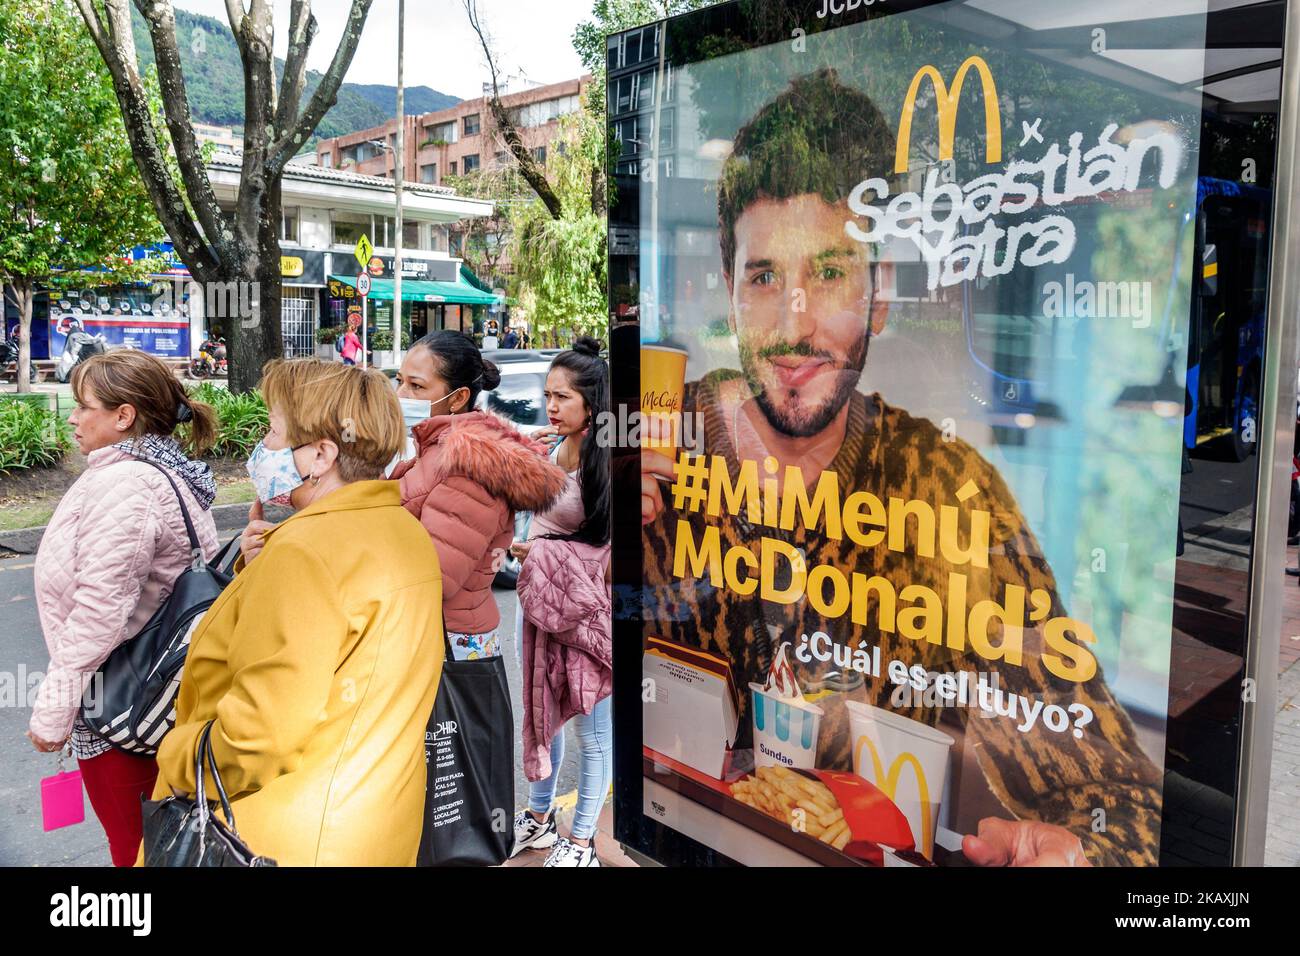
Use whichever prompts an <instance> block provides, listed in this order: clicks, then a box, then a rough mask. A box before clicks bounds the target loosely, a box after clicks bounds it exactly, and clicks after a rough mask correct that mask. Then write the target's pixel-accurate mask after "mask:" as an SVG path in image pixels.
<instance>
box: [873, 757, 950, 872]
mask: <svg viewBox="0 0 1300 956" xmlns="http://www.w3.org/2000/svg"><path fill="white" fill-rule="evenodd" d="M864 747H865V748H866V750H867V753H868V755H869V756H870V757H871V772H872V774H873V776H874V780H873V781H872V782H873V783H875V785H876V787H877V789H879V790H880V791H881V792H882V793H884V795H885V796H887V797H888V798H889V799H890V800H893V801H894V802H895V803H897V801H898V781H899V777H901V776H902V773H903V768H904V767H911V768H912V772H913V773H914V774H916V790H917V797H918V802H919V804H920V813H921V832H920V833H914V834H912V836H913V839H915V840H916V848H917V849H918V850H920V851H921V852H922V853H924V854H925V855H926V856H929V855H930V852H931V850H930V848H931V847H932V846H934V828H935V821H934V806H933V804H932V803H931V802H930V801H931V799H932V798H931V795H930V783H929V781H928V780H926V779H925V770H924V769H923V768H922V767H921V761H920V760H918V759H917V758H916V755H915V754H913V753H911V752H910V751H903V752H902V753H900V754H899V755H898V756H897V757H895V758H894V760H893V762H892V763H891V764H890V765H889V769H888V770H886V769H885V764H884V761H882V760H881V759H880V751H878V750H876V745H875V744H873V743H872V742H871V738H870V737H867V736H865V735H863V736H861V737H859V738H858V742H857V747H856V748H855V751H854V754H853V763H854V766H855V767H859V766H862V764H861V760H862V750H863V748H864ZM863 776H866V774H863ZM938 796H939V795H938V794H935V795H934V799H937V798H938ZM904 813H906V811H904Z"/></svg>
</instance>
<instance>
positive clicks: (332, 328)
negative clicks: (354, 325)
mask: <svg viewBox="0 0 1300 956" xmlns="http://www.w3.org/2000/svg"><path fill="white" fill-rule="evenodd" d="M343 331H344V329H343V327H342V326H341V325H322V326H321V327H320V328H319V329H317V330H316V344H317V345H333V344H334V340H335V339H336V338H338V337H339V336H340V335H342V334H343Z"/></svg>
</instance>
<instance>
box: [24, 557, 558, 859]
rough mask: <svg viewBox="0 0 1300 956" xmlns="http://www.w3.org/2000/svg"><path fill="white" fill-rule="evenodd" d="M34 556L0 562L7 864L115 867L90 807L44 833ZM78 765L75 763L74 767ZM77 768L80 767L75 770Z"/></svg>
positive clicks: (510, 609)
mask: <svg viewBox="0 0 1300 956" xmlns="http://www.w3.org/2000/svg"><path fill="white" fill-rule="evenodd" d="M32 562H33V559H32V558H31V557H30V556H18V557H14V558H8V559H3V560H0V767H2V768H3V772H2V773H0V866H108V865H110V861H109V856H108V843H107V841H106V839H105V837H104V831H103V830H102V829H100V826H99V823H98V821H96V819H95V816H94V813H93V811H92V810H91V808H90V802H89V801H87V802H86V822H85V823H81V824H78V825H76V826H70V827H65V828H63V829H62V830H55V831H53V832H51V833H45V832H43V831H42V829H41V791H40V781H41V778H43V777H46V776H49V775H50V774H52V773H55V772H56V770H57V761H56V758H55V757H54V755H52V754H42V753H37V752H36V751H35V750H33V749H32V746H31V744H30V743H29V742H28V740H27V738H26V737H25V736H24V732H25V731H26V730H27V721H28V718H29V717H30V715H31V710H30V708H29V707H28V706H27V692H26V689H25V688H26V687H27V686H29V685H30V688H31V689H32V690H33V691H34V690H35V686H36V683H37V682H38V681H39V679H40V677H39V674H42V673H44V671H45V667H46V665H47V664H48V662H49V656H48V655H47V653H46V651H45V641H44V639H43V638H42V637H41V630H40V626H39V624H38V622H37V615H36V604H35V601H34V598H33V584H32ZM495 595H496V600H497V606H498V607H500V608H501V628H502V633H503V634H506V635H510V638H509V639H508V640H505V641H503V642H502V643H503V644H504V646H505V657H506V665H507V671H508V672H509V678H510V688H511V691H512V692H513V701H514V703H515V804H516V806H517V807H522V806H523V805H524V803H525V802H526V800H527V792H528V791H527V786H528V785H527V782H526V781H525V779H524V775H523V763H522V759H521V756H520V743H519V741H520V739H521V735H520V717H521V712H520V711H521V709H520V707H519V703H518V702H519V700H520V695H521V693H522V689H521V678H520V674H519V660H518V658H517V657H516V655H515V648H514V639H513V635H514V628H515V594H514V592H513V591H501V590H498V591H496V592H495ZM569 734H570V736H569V738H568V740H567V741H566V743H567V745H568V746H567V747H566V752H567V755H568V756H567V757H566V759H565V765H564V767H563V769H562V770H561V772H560V781H559V786H558V788H557V791H556V792H557V794H560V795H564V794H568V793H569V792H570V791H572V790H573V789H574V787H575V786H576V785H577V777H578V770H577V746H576V744H575V742H574V740H573V737H572V731H569ZM73 763H74V764H75V762H73ZM69 769H73V767H69Z"/></svg>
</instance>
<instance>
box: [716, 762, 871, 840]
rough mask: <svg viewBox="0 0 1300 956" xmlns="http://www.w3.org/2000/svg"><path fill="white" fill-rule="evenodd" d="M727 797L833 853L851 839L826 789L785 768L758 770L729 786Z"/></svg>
mask: <svg viewBox="0 0 1300 956" xmlns="http://www.w3.org/2000/svg"><path fill="white" fill-rule="evenodd" d="M731 795H732V796H733V797H735V798H736V799H737V800H739V801H740V802H741V803H744V804H747V805H748V806H751V807H753V808H754V809H756V810H761V811H762V812H763V813H766V814H767V815H768V816H769V817H774V818H776V819H777V820H780V821H781V822H782V823H785V824H786V825H787V826H789V827H790V829H792V830H794V831H796V832H801V833H807V834H808V835H809V836H812V837H816V838H817V839H818V840H821V841H822V842H823V843H826V844H829V845H830V846H832V847H834V848H835V849H837V850H843V849H844V848H845V847H846V846H847V845H848V843H849V840H850V839H852V834H851V833H850V832H849V826H848V822H847V821H846V820H845V819H844V811H843V810H841V809H840V805H839V801H837V800H836V799H835V794H833V793H831V791H830V788H829V787H827V786H826V785H825V784H824V783H822V782H821V781H820V780H809V779H808V778H807V777H804V776H802V775H801V774H797V773H795V772H794V771H792V770H790V769H788V768H786V767H759V768H758V769H757V770H756V771H755V773H754V776H752V777H745V778H744V779H743V780H737V781H736V782H735V783H733V784H732V785H731Z"/></svg>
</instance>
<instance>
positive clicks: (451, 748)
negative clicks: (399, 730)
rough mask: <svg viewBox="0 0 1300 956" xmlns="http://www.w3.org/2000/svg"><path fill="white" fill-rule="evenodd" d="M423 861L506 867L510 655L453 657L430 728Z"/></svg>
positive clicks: (511, 778) (510, 821) (511, 759)
mask: <svg viewBox="0 0 1300 956" xmlns="http://www.w3.org/2000/svg"><path fill="white" fill-rule="evenodd" d="M424 760H425V764H426V767H427V773H428V780H427V784H426V789H425V797H424V831H423V833H422V834H421V837H420V851H419V854H418V856H417V857H416V865H417V866H499V865H500V864H502V863H504V862H505V861H506V859H507V858H508V857H509V856H510V850H511V849H512V847H513V845H514V808H515V721H514V711H513V710H512V709H511V707H510V684H509V682H508V681H507V680H506V664H505V659H504V658H502V657H500V656H498V657H489V658H483V659H481V660H476V661H458V660H453V659H452V654H451V648H450V646H448V649H447V659H446V660H445V661H444V662H443V665H442V678H441V681H440V682H439V684H438V696H437V698H435V700H434V704H433V715H432V716H431V717H430V718H429V725H428V727H427V729H426V730H425V734H424Z"/></svg>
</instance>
